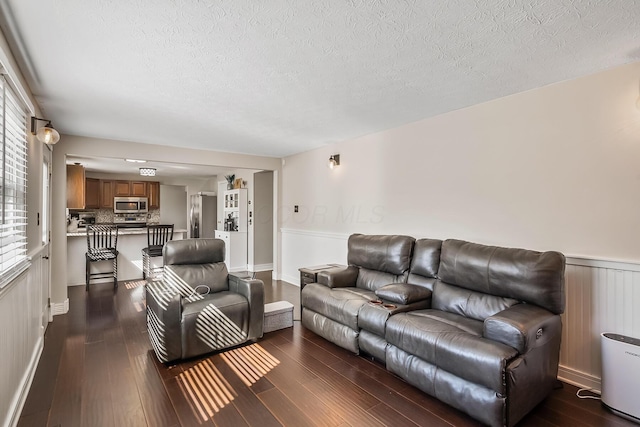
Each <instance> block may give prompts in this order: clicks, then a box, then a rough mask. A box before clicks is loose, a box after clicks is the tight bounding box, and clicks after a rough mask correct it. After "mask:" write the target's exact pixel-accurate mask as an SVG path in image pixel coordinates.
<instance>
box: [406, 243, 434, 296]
mask: <svg viewBox="0 0 640 427" xmlns="http://www.w3.org/2000/svg"><path fill="white" fill-rule="evenodd" d="M441 247H442V240H437V239H418V240H416V243H415V245H414V247H413V257H412V258H411V267H410V269H409V279H408V282H409V283H413V284H416V285H421V286H425V287H427V288H429V289H433V283H434V281H435V279H436V278H437V275H438V266H439V265H440V250H441Z"/></svg>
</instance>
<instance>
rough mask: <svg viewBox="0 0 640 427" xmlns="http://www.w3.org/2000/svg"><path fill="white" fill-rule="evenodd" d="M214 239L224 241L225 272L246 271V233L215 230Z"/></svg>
mask: <svg viewBox="0 0 640 427" xmlns="http://www.w3.org/2000/svg"><path fill="white" fill-rule="evenodd" d="M215 237H216V239H221V240H223V241H224V263H225V264H227V270H229V271H233V272H236V271H246V270H247V233H246V232H241V231H220V230H216V232H215Z"/></svg>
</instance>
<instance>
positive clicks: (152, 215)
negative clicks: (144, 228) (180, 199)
mask: <svg viewBox="0 0 640 427" xmlns="http://www.w3.org/2000/svg"><path fill="white" fill-rule="evenodd" d="M84 212H95V214H96V222H97V223H111V222H113V209H93V210H86V211H84ZM147 217H148V219H147V222H149V223H159V222H160V209H151V210H149V213H148V214H147Z"/></svg>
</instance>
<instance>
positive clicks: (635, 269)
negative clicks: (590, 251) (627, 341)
mask: <svg viewBox="0 0 640 427" xmlns="http://www.w3.org/2000/svg"><path fill="white" fill-rule="evenodd" d="M565 277H566V281H565V290H566V298H567V304H566V310H565V313H564V314H563V321H562V323H563V328H562V347H561V351H560V372H559V376H560V377H561V378H562V379H564V380H566V381H568V382H571V383H574V384H576V385H581V386H584V387H590V388H593V389H595V390H600V378H601V375H602V367H601V357H600V354H601V341H600V340H601V337H600V334H601V333H603V332H613V333H617V334H622V335H627V336H630V337H635V338H640V310H639V309H638V307H640V264H638V263H630V262H619V261H611V260H599V259H595V258H585V257H578V256H570V255H569V256H567V268H566V276H565Z"/></svg>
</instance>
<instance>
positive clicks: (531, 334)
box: [482, 304, 562, 354]
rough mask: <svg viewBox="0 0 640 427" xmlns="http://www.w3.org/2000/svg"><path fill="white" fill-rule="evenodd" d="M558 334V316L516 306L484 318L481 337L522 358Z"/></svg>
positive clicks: (520, 305) (538, 309)
mask: <svg viewBox="0 0 640 427" xmlns="http://www.w3.org/2000/svg"><path fill="white" fill-rule="evenodd" d="M561 332H562V320H561V319H560V316H559V315H557V314H553V313H551V312H550V311H548V310H545V309H544V308H541V307H538V306H535V305H531V304H517V305H514V306H512V307H509V308H508V309H506V310H503V311H501V312H499V313H497V314H495V315H493V316H491V317H488V318H486V319H485V321H484V327H483V331H482V334H483V336H484V337H485V338H488V339H490V340H494V341H498V342H501V343H503V344H506V345H508V346H511V347H513V348H515V349H516V350H518V352H519V353H520V354H524V353H527V352H528V351H529V350H531V349H533V348H536V347H541V346H544V345H545V344H546V343H547V342H549V341H550V340H551V339H553V337H555V336H557V335H559V334H560V333H561Z"/></svg>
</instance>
